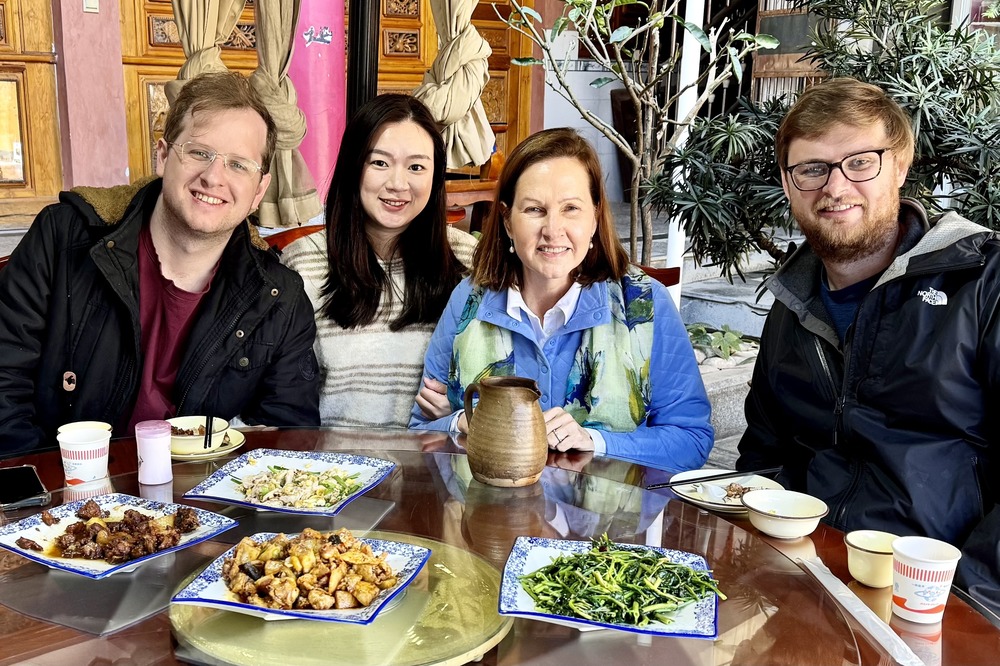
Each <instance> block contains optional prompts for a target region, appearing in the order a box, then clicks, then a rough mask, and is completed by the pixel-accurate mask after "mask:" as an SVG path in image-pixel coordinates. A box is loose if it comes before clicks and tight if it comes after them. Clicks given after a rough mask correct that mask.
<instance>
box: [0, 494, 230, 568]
mask: <svg viewBox="0 0 1000 666" xmlns="http://www.w3.org/2000/svg"><path fill="white" fill-rule="evenodd" d="M90 499H93V500H94V501H95V502H97V503H98V504H99V505H100V506H101V508H102V509H103V510H105V511H107V512H109V513H110V514H111V515H110V519H111V520H119V519H121V517H122V515H124V513H125V510H126V509H135V510H137V511H139V512H140V513H145V514H147V515H151V516H156V517H160V516H167V515H173V514H174V513H177V509H179V508H180V507H181V505H180V504H166V503H163V502H154V501H152V500H147V499H143V498H141V497H135V496H134V495H123V494H120V493H112V494H108V495H98V496H97V497H92V498H90ZM86 502H87V500H80V501H78V502H70V503H69V504H63V505H61V506H57V507H54V508H52V509H49V513H50V514H51V515H52V516H53V517H54V518H57V519H58V521H59V522H57V523H55V524H53V525H46V524H45V523H44V522H42V514H41V513H37V514H35V515H34V516H30V517H28V518H25V519H24V520H19V521H17V522H16V523H11V524H10V525H4V526H3V527H0V546H3V547H4V548H6V549H7V550H11V551H14V552H15V553H17V554H18V555H20V556H21V557H26V558H28V559H29V560H34V561H35V562H38V563H39V564H44V565H45V566H47V567H50V568H52V569H59V570H61V571H68V572H70V573H74V574H79V575H81V576H86V577H87V578H93V579H95V580H97V579H100V578H106V577H107V576H110V575H112V574H116V573H120V572H129V571H132V570H133V569H135V568H136V567H137V566H138V565H140V564H143V563H144V562H148V561H149V560H151V559H153V558H156V557H159V556H161V555H165V554H167V553H172V552H174V551H175V550H180V549H181V548H187V547H188V546H190V545H193V544H196V543H199V542H201V541H205V540H206V539H211V538H212V537H214V536H216V535H217V534H221V533H222V532H225V531H226V530H228V529H230V528H232V527H235V526H236V521H235V520H233V519H232V518H227V517H225V516H221V515H219V514H217V513H213V512H211V511H205V510H203V509H197V508H195V507H188V508H191V509H194V512H195V513H196V514H197V515H198V529H196V530H195V531H194V532H189V533H187V534H182V535H181V540H180V542H179V543H178V544H177V545H176V546H174V547H173V548H167V549H166V550H161V551H159V552H157V553H153V554H151V555H146V556H145V557H140V558H137V559H134V560H130V561H128V562H123V563H121V564H109V563H107V562H105V561H104V560H85V559H80V558H67V557H55V556H54V555H48V554H46V552H47V551H42V552H39V551H37V550H25V549H24V548H20V547H19V546H17V545H16V544H15V542H16V541H17V540H18V539H19V538H21V537H26V538H28V539H31V540H32V541H34V542H35V543H37V544H38V545H39V546H41V547H42V548H46V549H48V548H49V546H51V545H52V543H53V541H54V540H55V538H56V537H58V536H61V535H62V534H63V533H64V532H65V531H66V528H67V527H68V526H69V525H72V524H73V523H75V522H77V521H79V520H80V518H77V517H76V512H77V511H79V510H80V508H81V507H82V506H83V505H84V504H86Z"/></svg>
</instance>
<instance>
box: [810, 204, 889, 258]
mask: <svg viewBox="0 0 1000 666" xmlns="http://www.w3.org/2000/svg"><path fill="white" fill-rule="evenodd" d="M840 203H854V202H846V201H842V200H840V199H831V198H824V199H822V200H820V201H819V202H817V203H816V204H815V205H813V206H807V205H801V204H800V205H795V204H794V203H793V204H792V216H793V217H794V218H795V219H796V221H797V222H798V223H799V228H800V229H801V230H802V234H803V235H804V236H805V237H806V241H807V242H808V243H809V247H810V248H811V249H812V251H813V252H815V253H816V256H818V257H819V258H820V259H821V260H823V261H829V262H832V263H839V264H843V263H851V262H854V261H859V260H861V259H865V258H867V257H870V256H873V255H876V254H879V253H880V252H882V251H884V250H885V249H886V248H887V247H889V246H891V245H893V244H895V243H896V240H897V238H898V236H899V192H898V191H893V192H892V193H891V194H890V195H889V196H887V197H885V198H883V199H882V201H881V202H879V204H877V205H876V207H875V208H870V207H869V206H870V204H871V202H870V201H869V202H865V203H864V204H863V206H864V212H863V217H862V221H861V224H860V225H855V226H852V227H848V228H844V227H842V226H841V225H838V224H831V223H829V222H826V221H824V220H822V219H820V217H819V214H818V212H817V211H820V210H822V209H824V208H826V207H829V206H835V205H838V204H840Z"/></svg>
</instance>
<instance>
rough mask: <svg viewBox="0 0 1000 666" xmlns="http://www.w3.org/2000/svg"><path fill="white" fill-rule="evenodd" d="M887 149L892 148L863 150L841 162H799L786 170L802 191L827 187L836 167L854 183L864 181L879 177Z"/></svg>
mask: <svg viewBox="0 0 1000 666" xmlns="http://www.w3.org/2000/svg"><path fill="white" fill-rule="evenodd" d="M887 150H892V148H879V149H878V150H863V151H861V152H860V153H854V154H853V155H848V156H847V157H845V158H844V159H842V160H840V161H839V162H799V163H798V164H793V165H791V166H789V167H785V171H786V172H787V173H788V176H789V177H790V178H791V180H792V185H794V186H795V187H796V189H798V190H800V191H802V192H812V191H814V190H819V189H822V188H823V187H825V186H826V184H827V182H829V180H830V173H831V172H832V171H833V170H834V169H840V173H842V174H844V178H846V179H847V180H849V181H851V182H852V183H863V182H865V181H868V180H874V179H875V178H878V175H879V174H880V173H882V153H884V152H885V151H887Z"/></svg>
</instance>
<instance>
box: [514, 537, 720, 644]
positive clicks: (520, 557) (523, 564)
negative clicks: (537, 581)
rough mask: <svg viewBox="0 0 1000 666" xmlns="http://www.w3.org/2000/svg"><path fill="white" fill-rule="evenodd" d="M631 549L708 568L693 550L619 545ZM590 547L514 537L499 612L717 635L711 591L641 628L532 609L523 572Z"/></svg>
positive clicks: (583, 626) (575, 623)
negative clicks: (668, 620) (666, 620)
mask: <svg viewBox="0 0 1000 666" xmlns="http://www.w3.org/2000/svg"><path fill="white" fill-rule="evenodd" d="M622 545H624V546H625V547H626V548H634V549H635V550H655V551H656V552H658V553H661V554H663V555H665V556H666V557H668V558H669V559H670V560H671V561H672V562H677V563H679V564H686V565H688V566H689V567H691V568H692V569H701V570H706V569H708V564H707V563H706V562H705V558H703V557H701V556H700V555H695V554H694V553H686V552H684V551H682V550H670V549H668V548H654V547H652V546H632V545H630V544H622ZM590 548H591V543H590V541H566V540H562V539H543V538H541V537H523V536H522V537H518V538H517V540H516V541H515V542H514V547H513V548H512V549H511V552H510V556H509V557H508V558H507V564H506V565H505V566H504V569H503V580H502V581H501V583H500V608H499V611H500V614H501V615H514V616H517V617H524V618H528V619H531V620H541V621H542V622H552V623H554V624H564V625H567V626H571V627H576V628H577V629H580V630H581V631H585V630H590V629H601V628H606V629H621V630H623V631H631V632H634V633H637V634H653V635H655V636H681V637H691V638H715V637H716V636H718V634H719V610H718V597H717V596H716V595H714V594H712V595H709V596H707V597H705V598H704V599H701V600H699V601H696V602H695V603H693V604H689V605H688V606H685V607H684V608H681V609H680V610H679V611H677V613H676V614H675V615H674V621H673V622H672V623H670V624H663V623H661V622H651V623H650V624H647V625H646V626H645V627H636V626H633V625H629V624H612V623H608V622H592V621H589V620H584V619H581V618H577V617H570V616H567V615H557V614H554V613H546V612H545V611H540V610H538V609H536V608H535V601H534V599H532V598H531V597H530V596H529V595H528V593H527V592H525V591H524V588H523V587H521V581H520V580H519V578H520V577H521V576H523V575H524V574H529V573H531V572H533V571H537V570H538V569H541V568H542V567H544V566H546V565H548V564H551V563H552V560H554V559H556V558H557V557H559V556H560V555H572V554H574V553H583V552H586V551H588V550H590Z"/></svg>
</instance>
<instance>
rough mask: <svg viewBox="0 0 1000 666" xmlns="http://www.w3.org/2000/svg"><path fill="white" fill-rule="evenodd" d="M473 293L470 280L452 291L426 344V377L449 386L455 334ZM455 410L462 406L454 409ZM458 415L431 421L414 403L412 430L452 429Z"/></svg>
mask: <svg viewBox="0 0 1000 666" xmlns="http://www.w3.org/2000/svg"><path fill="white" fill-rule="evenodd" d="M471 292H472V283H471V282H470V280H469V278H466V279H464V280H462V281H461V282H460V283H459V284H458V286H457V287H455V290H454V291H453V292H451V298H449V299H448V305H446V306H445V309H444V312H443V313H441V318H440V319H439V320H438V323H437V326H436V327H435V328H434V333H433V334H432V335H431V341H430V343H429V344H428V345H427V353H426V354H425V355H424V375H423V376H424V377H429V378H431V379H436V380H438V381H439V382H441V383H442V384H447V383H448V368H449V367H450V365H451V355H452V348H453V347H454V344H455V334H456V332H457V331H458V323H459V321H461V317H462V310H463V309H464V308H465V302H466V301H467V300H468V298H469V294H470V293H471ZM452 406H453V407H455V408H456V409H455V411H458V409H460V408H461V406H455V405H452ZM454 416H455V413H454V412H452V413H451V414H448V415H447V416H442V417H441V418H439V419H435V420H431V419H428V418H427V416H426V415H425V414H424V413H423V412H422V411H421V410H420V406H419V405H418V404H417V403H416V401H414V403H413V409H412V410H410V428H413V429H415V430H445V431H447V430H450V428H451V422H452V420H454Z"/></svg>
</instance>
